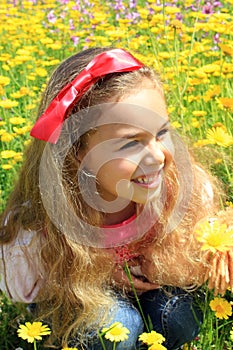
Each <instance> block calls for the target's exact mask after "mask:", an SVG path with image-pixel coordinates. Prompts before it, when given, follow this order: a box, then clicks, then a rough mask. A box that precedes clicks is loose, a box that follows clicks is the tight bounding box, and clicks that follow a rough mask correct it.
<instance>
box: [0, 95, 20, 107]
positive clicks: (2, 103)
mask: <svg viewBox="0 0 233 350" xmlns="http://www.w3.org/2000/svg"><path fill="white" fill-rule="evenodd" d="M18 104H19V102H17V101H12V100H10V99H8V98H7V99H5V100H2V101H0V107H3V108H6V109H10V108H13V107H17V106H18Z"/></svg>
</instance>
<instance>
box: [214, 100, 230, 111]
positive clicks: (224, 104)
mask: <svg viewBox="0 0 233 350" xmlns="http://www.w3.org/2000/svg"><path fill="white" fill-rule="evenodd" d="M218 101H219V102H220V103H221V105H222V106H223V107H225V108H227V109H229V110H231V111H233V98H228V97H220V98H219V99H218Z"/></svg>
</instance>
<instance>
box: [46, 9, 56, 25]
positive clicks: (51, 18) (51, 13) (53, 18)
mask: <svg viewBox="0 0 233 350" xmlns="http://www.w3.org/2000/svg"><path fill="white" fill-rule="evenodd" d="M47 19H48V21H49V22H50V23H53V24H54V23H55V22H56V20H57V17H56V16H55V15H54V11H53V10H51V11H49V13H48V15H47Z"/></svg>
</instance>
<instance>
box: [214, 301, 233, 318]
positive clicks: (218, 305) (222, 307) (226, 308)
mask: <svg viewBox="0 0 233 350" xmlns="http://www.w3.org/2000/svg"><path fill="white" fill-rule="evenodd" d="M210 308H211V310H212V311H214V312H215V316H216V317H217V318H220V319H223V318H224V319H225V320H227V319H228V317H229V316H231V315H232V307H231V304H230V303H229V302H228V301H227V300H226V299H224V298H219V297H216V298H214V299H213V300H211V302H210Z"/></svg>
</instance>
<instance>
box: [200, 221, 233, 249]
mask: <svg viewBox="0 0 233 350" xmlns="http://www.w3.org/2000/svg"><path fill="white" fill-rule="evenodd" d="M196 238H197V240H198V241H199V242H201V243H203V245H202V247H201V250H210V251H212V252H213V253H215V252H216V251H221V252H224V251H227V250H229V249H230V248H231V247H233V229H230V228H228V227H227V225H226V224H220V223H219V221H218V220H215V221H214V222H208V221H206V222H204V223H202V224H200V225H199V228H198V229H197V230H196Z"/></svg>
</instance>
